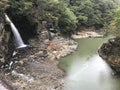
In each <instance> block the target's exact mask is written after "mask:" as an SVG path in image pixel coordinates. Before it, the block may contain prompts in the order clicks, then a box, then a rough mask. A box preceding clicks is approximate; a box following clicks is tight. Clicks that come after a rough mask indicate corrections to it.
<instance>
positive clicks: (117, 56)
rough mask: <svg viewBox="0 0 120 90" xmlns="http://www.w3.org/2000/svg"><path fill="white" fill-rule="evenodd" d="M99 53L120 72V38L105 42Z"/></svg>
mask: <svg viewBox="0 0 120 90" xmlns="http://www.w3.org/2000/svg"><path fill="white" fill-rule="evenodd" d="M99 55H100V56H101V57H102V58H103V59H104V60H106V61H107V62H108V64H109V65H110V66H111V67H112V69H113V70H115V72H116V73H117V74H120V38H112V39H109V41H108V42H107V43H104V44H103V45H102V46H101V48H100V49H99Z"/></svg>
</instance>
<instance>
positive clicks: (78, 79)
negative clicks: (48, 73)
mask: <svg viewBox="0 0 120 90" xmlns="http://www.w3.org/2000/svg"><path fill="white" fill-rule="evenodd" d="M107 39H108V38H87V39H79V40H76V41H77V42H78V44H79V46H78V49H77V51H76V52H75V53H73V54H72V55H69V56H67V57H64V58H62V59H61V61H60V64H59V66H60V68H62V69H63V70H65V71H66V72H67V75H66V77H65V79H66V83H65V90H120V79H119V78H115V77H113V76H112V70H111V68H110V67H109V65H108V64H107V63H106V62H105V61H104V60H102V58H100V57H99V55H98V53H97V51H98V48H99V47H100V46H101V45H102V43H104V42H105V41H107Z"/></svg>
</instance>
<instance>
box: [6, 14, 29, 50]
mask: <svg viewBox="0 0 120 90" xmlns="http://www.w3.org/2000/svg"><path fill="white" fill-rule="evenodd" d="M5 18H6V21H8V22H9V23H10V26H11V30H12V32H13V34H14V37H15V42H16V48H24V47H27V45H26V44H24V42H23V40H22V38H21V36H20V33H19V32H18V29H17V28H16V27H15V25H14V24H13V23H12V21H11V20H10V18H9V17H8V15H7V14H5Z"/></svg>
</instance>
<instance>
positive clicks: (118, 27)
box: [111, 7, 120, 37]
mask: <svg viewBox="0 0 120 90" xmlns="http://www.w3.org/2000/svg"><path fill="white" fill-rule="evenodd" d="M111 27H112V28H111V29H112V33H114V34H115V35H116V36H118V37H120V7H119V8H117V9H116V11H115V18H114V21H112V23H111Z"/></svg>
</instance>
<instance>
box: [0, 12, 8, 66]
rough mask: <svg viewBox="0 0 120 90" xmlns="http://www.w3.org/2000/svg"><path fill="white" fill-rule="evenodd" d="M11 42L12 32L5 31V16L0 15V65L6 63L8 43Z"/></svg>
mask: <svg viewBox="0 0 120 90" xmlns="http://www.w3.org/2000/svg"><path fill="white" fill-rule="evenodd" d="M9 40H10V31H8V30H5V18H4V14H3V13H0V65H1V64H3V63H4V62H5V57H6V55H7V53H8V43H9Z"/></svg>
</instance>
